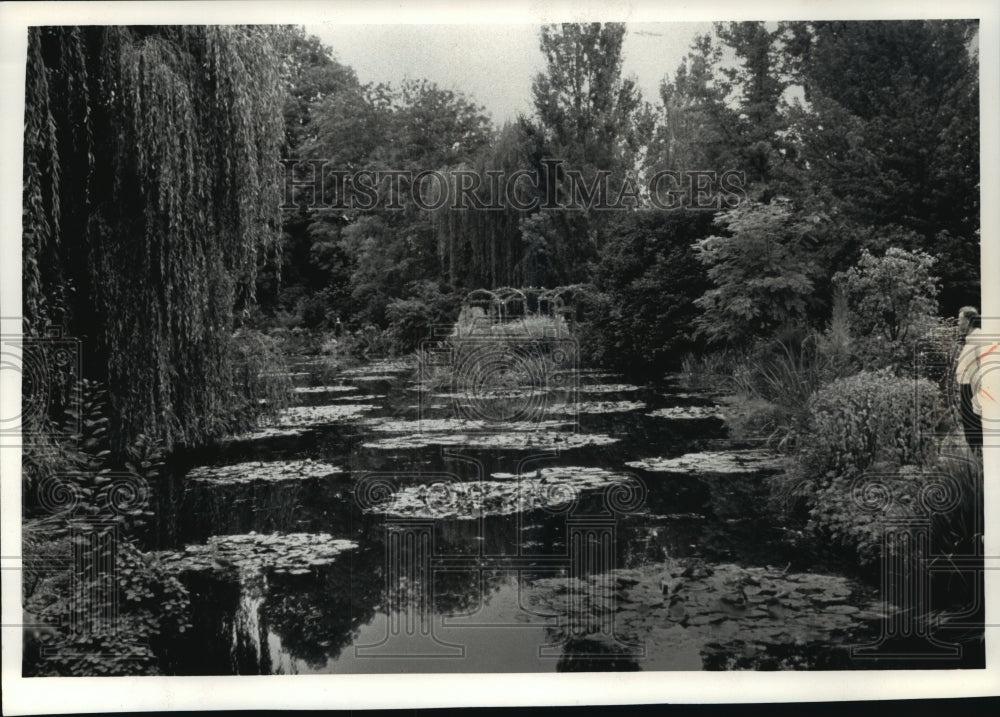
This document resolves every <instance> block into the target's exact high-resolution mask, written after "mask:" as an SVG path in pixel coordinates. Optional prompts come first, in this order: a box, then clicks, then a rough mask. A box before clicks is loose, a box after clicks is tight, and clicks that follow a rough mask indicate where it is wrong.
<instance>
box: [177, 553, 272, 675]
mask: <svg viewBox="0 0 1000 717" xmlns="http://www.w3.org/2000/svg"><path fill="white" fill-rule="evenodd" d="M258 579H261V576H258ZM252 580H253V579H251V584H250V585H249V586H248V587H247V588H244V586H243V585H241V584H240V583H239V582H236V581H233V580H225V579H220V578H219V577H218V576H215V575H211V574H206V573H198V572H192V573H187V574H185V576H184V583H185V585H186V586H187V588H188V590H189V592H190V595H191V620H192V625H191V629H190V630H188V631H187V633H186V637H185V638H184V639H182V640H180V641H178V643H177V644H174V645H171V646H170V647H169V649H168V650H165V651H164V655H163V659H164V664H163V671H164V672H165V673H166V674H174V675H226V674H229V675H258V674H268V672H270V669H271V665H270V654H269V652H268V650H267V649H266V647H264V646H266V644H267V643H266V638H267V631H266V623H265V622H264V621H262V620H259V619H258V617H257V616H258V615H259V600H260V598H261V596H262V595H263V583H257V584H256V586H255V585H254V584H253V582H252ZM251 613H253V614H251Z"/></svg>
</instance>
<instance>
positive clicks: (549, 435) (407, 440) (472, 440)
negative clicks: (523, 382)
mask: <svg viewBox="0 0 1000 717" xmlns="http://www.w3.org/2000/svg"><path fill="white" fill-rule="evenodd" d="M532 425H533V426H534V425H536V424H532ZM504 428H505V429H506V428H507V426H506V424H505V425H504ZM617 441H618V439H617V438H614V437H612V436H606V435H603V434H594V433H587V434H584V433H566V432H560V431H533V432H529V431H521V432H518V431H511V432H509V433H444V432H441V433H433V432H421V433H413V434H410V435H407V436H392V437H389V438H381V439H377V440H373V441H367V442H365V443H363V444H362V445H363V446H364V447H365V448H374V449H380V450H407V449H414V448H426V447H427V446H461V447H465V448H497V449H506V450H540V449H541V450H553V449H560V450H569V449H571V448H580V447H583V446H603V445H607V444H609V443H615V442H617Z"/></svg>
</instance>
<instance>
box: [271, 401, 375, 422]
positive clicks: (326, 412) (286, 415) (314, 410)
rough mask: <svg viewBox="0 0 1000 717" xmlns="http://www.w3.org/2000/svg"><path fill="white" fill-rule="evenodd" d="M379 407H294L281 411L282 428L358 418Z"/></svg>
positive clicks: (355, 404)
mask: <svg viewBox="0 0 1000 717" xmlns="http://www.w3.org/2000/svg"><path fill="white" fill-rule="evenodd" d="M376 408H378V406H376V405H374V404H371V403H346V404H334V405H326V406H292V407H290V408H286V409H284V410H282V411H281V414H280V415H279V417H278V422H279V424H280V425H281V426H317V425H324V424H329V423H339V422H342V421H347V420H350V419H352V418H357V417H358V416H360V415H361V414H363V413H367V412H368V411H372V410H374V409H376Z"/></svg>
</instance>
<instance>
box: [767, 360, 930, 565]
mask: <svg viewBox="0 0 1000 717" xmlns="http://www.w3.org/2000/svg"><path fill="white" fill-rule="evenodd" d="M938 406H939V396H938V390H937V388H936V386H934V384H932V383H931V382H930V381H927V380H925V379H916V380H914V379H908V378H899V377H896V376H894V375H892V373H891V372H889V371H887V370H882V371H863V372H861V373H859V374H856V375H854V376H850V377H848V378H842V379H838V380H836V381H833V382H832V383H830V384H828V385H827V386H825V387H823V388H822V389H820V390H819V391H817V392H816V394H815V395H814V396H813V398H812V399H811V400H810V401H809V404H808V418H807V420H806V422H805V425H804V432H803V435H802V436H801V441H800V446H799V449H798V451H797V457H796V461H795V463H794V466H793V468H792V470H791V471H790V472H789V473H788V474H787V475H785V476H780V477H776V478H774V479H772V481H771V489H772V494H773V497H774V498H776V499H778V500H780V501H782V502H784V503H785V507H786V509H787V508H790V507H798V508H801V509H803V510H805V511H807V515H808V518H809V525H810V527H812V528H813V529H815V530H818V531H820V532H823V533H826V534H828V535H830V536H832V537H834V538H837V539H840V540H842V541H844V542H845V543H847V544H851V545H853V547H855V548H857V549H858V550H859V552H860V554H861V557H862V558H863V559H864V560H870V559H871V558H872V557H873V556H874V555H875V551H876V550H877V543H878V539H880V538H878V536H880V535H881V533H880V526H879V516H877V515H874V514H870V513H866V512H865V511H863V510H861V507H860V506H859V505H858V504H857V502H856V500H855V496H854V495H853V492H852V491H853V490H854V486H855V482H856V481H857V480H858V479H860V478H861V477H862V476H863V475H865V474H866V473H867V474H869V475H873V474H875V473H877V474H879V475H883V476H884V475H897V474H898V475H897V477H896V478H892V479H886V480H891V481H894V482H895V483H898V485H896V486H894V489H895V491H896V493H897V494H898V495H903V496H905V495H908V494H910V493H911V492H912V491H913V490H916V489H918V488H919V485H920V484H921V481H923V480H925V477H926V473H925V472H924V471H923V469H922V468H920V466H926V465H928V464H929V463H930V462H931V460H932V459H933V457H934V455H935V449H936V440H935V436H934V430H935V428H936V426H937V418H938V411H939V408H938ZM901 488H905V490H902V489H901ZM904 504H905V500H904V501H903V502H902V503H900V504H899V505H904ZM897 509H899V510H901V509H903V508H899V507H898V506H897Z"/></svg>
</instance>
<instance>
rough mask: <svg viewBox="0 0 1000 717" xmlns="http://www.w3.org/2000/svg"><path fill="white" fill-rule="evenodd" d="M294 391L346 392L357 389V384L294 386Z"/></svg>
mask: <svg viewBox="0 0 1000 717" xmlns="http://www.w3.org/2000/svg"><path fill="white" fill-rule="evenodd" d="M292 390H293V391H294V392H295V393H348V392H351V391H357V390H358V387H357V386H296V387H295V388H293V389H292Z"/></svg>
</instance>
